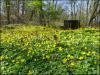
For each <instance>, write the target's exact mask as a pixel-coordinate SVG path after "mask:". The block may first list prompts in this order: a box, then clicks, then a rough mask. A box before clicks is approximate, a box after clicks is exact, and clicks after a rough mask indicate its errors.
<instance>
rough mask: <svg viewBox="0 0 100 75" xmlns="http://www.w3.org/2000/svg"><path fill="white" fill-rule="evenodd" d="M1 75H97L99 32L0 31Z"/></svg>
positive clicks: (19, 28) (23, 28) (25, 28)
mask: <svg viewBox="0 0 100 75" xmlns="http://www.w3.org/2000/svg"><path fill="white" fill-rule="evenodd" d="M0 33H1V35H2V36H1V44H0V54H1V56H0V63H1V65H0V67H1V70H0V74H1V75H4V74H5V75H11V74H15V75H25V74H27V75H75V74H82V75H85V74H94V75H99V66H100V60H99V59H100V56H99V49H100V48H99V46H100V43H99V41H100V38H99V35H100V34H99V30H98V29H94V28H84V29H82V28H80V29H76V30H61V29H55V28H51V27H43V26H31V25H28V26H22V25H21V26H12V27H9V26H5V27H2V28H1V32H0Z"/></svg>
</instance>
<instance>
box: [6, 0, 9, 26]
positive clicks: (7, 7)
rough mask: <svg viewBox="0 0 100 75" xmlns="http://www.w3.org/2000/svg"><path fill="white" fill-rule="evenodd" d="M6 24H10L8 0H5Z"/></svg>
mask: <svg viewBox="0 0 100 75" xmlns="http://www.w3.org/2000/svg"><path fill="white" fill-rule="evenodd" d="M6 9H7V24H10V0H6Z"/></svg>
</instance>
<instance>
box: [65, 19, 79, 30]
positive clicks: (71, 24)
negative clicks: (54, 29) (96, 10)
mask: <svg viewBox="0 0 100 75" xmlns="http://www.w3.org/2000/svg"><path fill="white" fill-rule="evenodd" d="M78 28H80V20H64V29H78Z"/></svg>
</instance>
